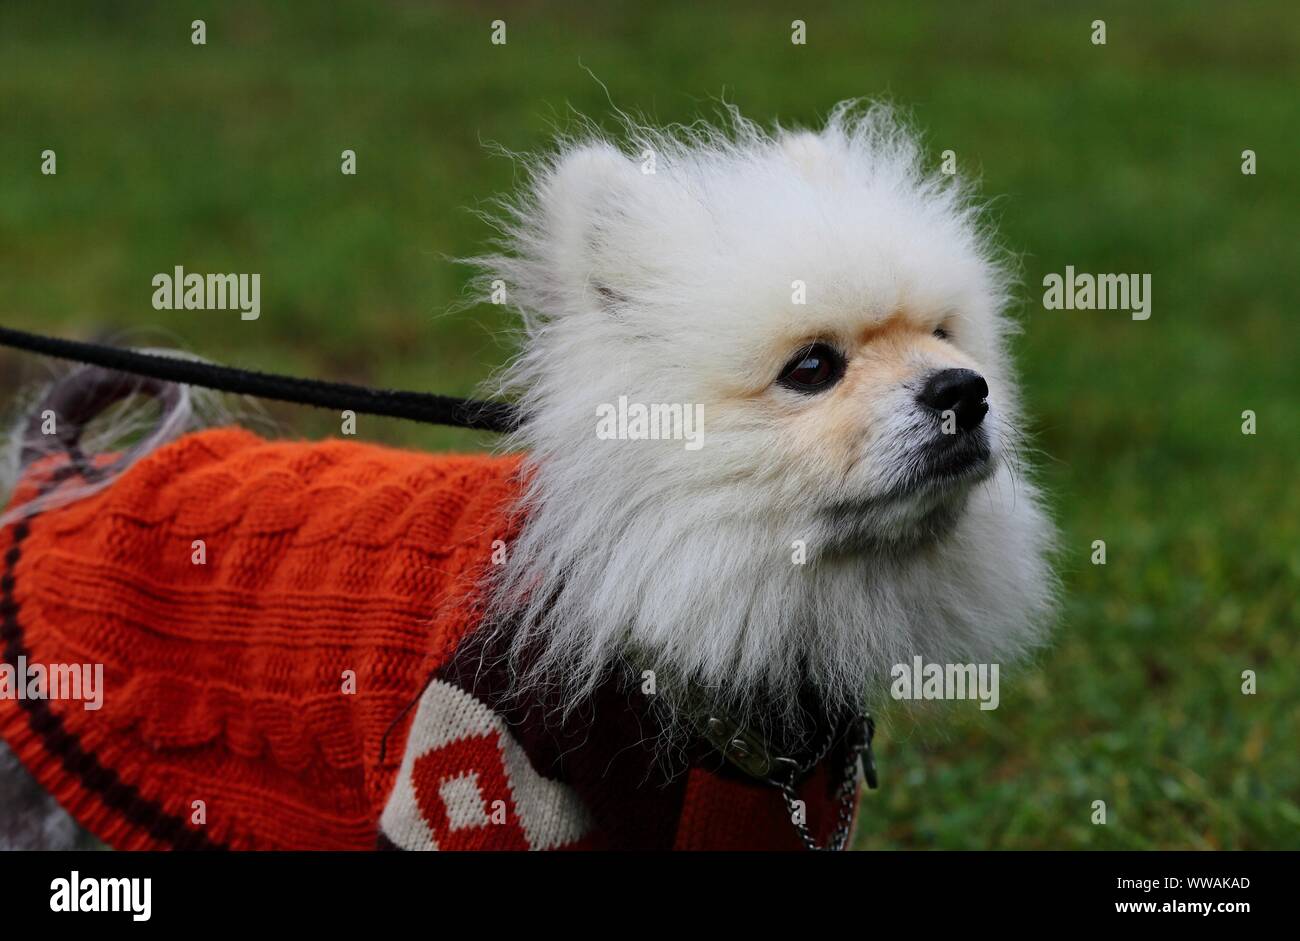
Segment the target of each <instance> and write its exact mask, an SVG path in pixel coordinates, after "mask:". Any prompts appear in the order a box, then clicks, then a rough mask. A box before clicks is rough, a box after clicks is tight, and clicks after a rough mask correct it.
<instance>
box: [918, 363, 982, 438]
mask: <svg viewBox="0 0 1300 941" xmlns="http://www.w3.org/2000/svg"><path fill="white" fill-rule="evenodd" d="M988 394H989V384H988V383H987V382H985V381H984V377H983V376H981V375H980V374H979V373H977V372H975V371H974V370H972V369H943V370H940V371H939V372H937V373H935V374H934V375H932V376H931V377H930V378H929V379H927V380H926V382H925V388H923V389H922V390H921V391H920V392H919V393H918V394H917V396H916V400H917V401H918V402H920V403H921V404H922V405H924V406H925V407H926V408H932V409H934V410H935V411H936V412H939V413H940V415H941V416H942V414H943V413H944V412H947V411H952V413H953V414H954V415H955V416H956V418H957V428H958V429H959V430H961V431H971V430H973V429H975V428H978V427H979V424H980V422H982V421H983V420H984V416H985V415H987V414H988V410H989V404H988V403H987V402H985V401H984V399H985V397H986V396H987V395H988Z"/></svg>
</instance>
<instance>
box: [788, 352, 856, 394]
mask: <svg viewBox="0 0 1300 941" xmlns="http://www.w3.org/2000/svg"><path fill="white" fill-rule="evenodd" d="M843 376H844V357H843V356H842V355H840V351H839V350H837V349H835V347H833V346H831V345H829V344H827V343H814V344H813V345H812V346H809V347H806V348H804V349H802V350H800V351H799V352H798V353H796V354H795V355H794V357H793V358H792V359H791V360H790V362H788V363H786V364H785V368H784V369H782V370H781V375H780V377H779V378H778V379H777V382H779V383H781V385H783V386H785V387H786V388H787V389H793V390H794V391H796V392H807V393H814V392H825V391H826V390H827V389H829V388H830V387H831V386H833V385H835V383H837V382H839V381H840V379H841V378H842V377H843Z"/></svg>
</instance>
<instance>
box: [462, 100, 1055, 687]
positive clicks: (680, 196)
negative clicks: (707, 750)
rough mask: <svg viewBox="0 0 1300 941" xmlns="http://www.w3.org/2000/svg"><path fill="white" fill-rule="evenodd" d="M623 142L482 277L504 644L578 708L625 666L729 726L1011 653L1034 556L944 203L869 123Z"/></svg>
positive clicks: (908, 158) (958, 217) (1010, 443)
mask: <svg viewBox="0 0 1300 941" xmlns="http://www.w3.org/2000/svg"><path fill="white" fill-rule="evenodd" d="M633 138H634V146H633V147H632V148H630V149H629V150H628V151H627V152H624V151H621V150H619V149H617V148H616V147H615V146H613V145H612V144H610V143H608V142H606V141H604V140H603V139H600V138H590V139H587V140H585V141H582V142H573V143H569V144H567V145H566V146H564V147H562V148H561V150H560V152H559V153H558V154H557V155H556V156H554V157H553V158H551V159H549V160H548V161H546V162H544V163H542V164H541V165H540V166H538V167H537V168H536V172H535V175H534V178H533V185H532V187H531V189H530V191H529V192H528V193H527V194H526V195H525V196H524V197H523V198H522V199H521V200H520V201H519V202H517V203H515V204H514V205H513V209H512V213H513V214H512V217H511V220H510V222H509V224H508V225H507V233H506V234H507V246H506V249H507V250H506V251H504V252H503V253H502V254H501V255H498V256H493V257H491V258H488V259H484V260H483V261H484V270H485V280H487V281H489V282H491V281H498V284H497V287H498V289H499V288H500V287H502V286H504V288H505V290H506V292H507V297H508V299H509V300H510V302H511V303H513V304H514V305H515V306H516V307H517V308H518V309H519V311H520V312H521V314H522V315H523V318H524V323H525V340H524V344H523V350H522V352H521V354H520V356H519V357H518V359H517V360H516V361H515V362H514V363H513V364H512V366H511V367H510V369H509V370H508V372H507V374H506V386H507V388H510V389H513V390H515V391H516V392H517V393H518V394H519V395H520V398H521V404H522V407H523V409H524V412H525V414H526V415H527V421H526V423H525V425H524V427H523V429H522V431H521V432H520V434H519V435H518V437H517V439H516V440H517V442H518V443H520V444H522V445H523V446H524V447H525V448H526V449H527V450H528V452H529V471H530V482H529V488H528V491H527V496H526V498H525V503H524V507H523V508H524V510H525V512H526V514H527V517H526V518H527V522H526V524H525V527H524V530H523V534H522V536H521V537H520V539H519V540H518V543H517V545H516V546H514V547H512V551H511V554H510V559H509V561H508V562H507V563H506V565H505V567H504V571H503V572H501V573H499V576H498V581H497V583H496V585H495V586H494V593H495V597H496V599H497V603H498V604H500V605H501V606H503V608H509V609H511V610H513V611H514V612H516V613H519V612H520V611H522V612H523V622H524V624H525V625H527V627H526V629H525V630H524V631H522V632H521V634H520V643H521V644H522V643H525V642H530V643H534V645H536V643H537V642H540V646H541V648H542V649H543V650H544V655H543V657H542V661H541V662H542V663H543V665H544V666H545V667H546V668H548V669H550V668H554V670H555V672H556V673H557V674H558V675H560V676H562V677H566V678H567V682H571V683H573V686H574V689H575V692H577V691H580V690H581V689H582V688H583V687H584V685H587V684H589V683H590V682H591V681H593V680H594V679H595V678H596V677H598V676H599V675H600V674H601V672H602V671H603V670H604V669H606V668H608V667H609V666H610V665H611V663H612V662H614V661H616V660H617V659H619V658H620V657H628V656H631V657H632V658H634V660H635V661H636V662H638V663H642V664H645V665H647V666H648V667H649V668H652V669H657V670H661V671H663V672H664V674H665V675H666V676H668V677H670V678H671V679H670V680H669V682H670V683H675V684H682V683H684V682H690V683H695V684H701V685H704V686H707V687H709V688H710V689H711V690H712V691H713V694H714V695H715V696H717V697H718V698H721V699H722V700H724V701H725V702H726V703H727V704H728V705H729V706H730V707H731V708H734V709H739V710H741V711H743V710H744V709H746V708H747V706H748V704H749V703H751V702H753V701H756V700H757V698H760V697H761V698H762V699H763V700H764V701H767V702H771V701H772V700H773V698H775V699H776V700H777V701H784V700H788V699H789V698H790V697H791V696H792V694H793V692H794V690H795V689H796V688H798V687H800V686H806V685H808V684H811V685H812V686H814V687H815V688H816V690H817V692H818V693H819V694H820V695H821V696H822V697H823V698H825V699H827V700H828V701H829V702H831V703H833V704H848V703H852V702H857V701H860V700H861V699H862V697H863V695H864V693H865V692H867V690H868V689H869V688H870V686H871V685H872V684H873V683H877V682H878V681H879V680H880V679H882V678H883V677H885V676H887V674H888V670H889V667H890V665H891V664H893V663H895V662H910V660H911V658H912V656H913V655H916V654H920V655H922V656H924V657H926V658H927V659H929V660H932V661H939V662H944V661H949V660H952V659H954V658H959V657H960V658H962V659H964V660H975V661H981V662H983V661H997V660H999V659H1001V658H1004V657H1009V656H1012V655H1014V654H1016V653H1018V652H1020V651H1022V650H1023V649H1025V648H1026V647H1027V646H1029V645H1030V644H1031V642H1032V641H1033V640H1034V639H1035V637H1036V634H1037V631H1038V629H1039V626H1040V625H1041V624H1042V622H1043V620H1044V615H1045V613H1046V611H1047V608H1048V607H1049V596H1050V592H1051V576H1050V572H1049V568H1048V566H1047V565H1046V563H1045V559H1044V557H1045V553H1046V551H1047V545H1048V541H1049V537H1050V529H1049V526H1048V524H1047V523H1046V521H1045V518H1044V516H1043V514H1042V512H1041V511H1040V509H1039V504H1038V500H1037V496H1036V493H1035V491H1034V490H1033V488H1032V486H1031V485H1030V484H1029V483H1028V482H1027V481H1026V480H1025V477H1024V473H1023V468H1022V467H1021V466H1020V464H1019V458H1018V454H1017V442H1018V440H1019V424H1020V420H1019V417H1018V410H1017V403H1016V394H1015V387H1014V380H1013V377H1012V375H1011V373H1010V370H1009V368H1008V364H1007V358H1006V353H1005V344H1004V335H1005V333H1006V332H1007V323H1006V322H1005V321H1004V319H1003V316H1002V307H1003V304H1004V284H1005V279H1004V277H1003V273H1002V270H1001V268H1000V267H999V265H998V264H996V263H995V261H994V260H993V254H992V250H991V248H990V247H989V245H988V243H987V241H986V239H985V237H984V236H983V234H982V232H981V228H980V224H979V218H978V212H977V210H976V209H975V208H974V206H973V205H972V203H971V201H970V199H969V198H968V196H967V195H966V194H965V192H964V191H963V190H962V189H961V187H960V186H959V185H958V184H957V183H956V182H955V181H954V180H953V179H952V178H951V177H947V176H944V175H942V174H934V175H927V174H926V173H925V172H924V171H923V170H922V169H921V167H920V160H919V152H918V148H917V146H916V144H915V141H914V139H913V138H912V136H911V135H909V134H908V133H907V132H906V131H905V130H904V129H903V128H901V127H900V126H899V125H898V123H897V122H895V121H894V120H893V118H892V117H891V116H890V114H889V113H888V112H887V111H885V110H883V109H880V108H875V109H872V110H869V111H866V112H860V111H855V110H853V109H850V108H841V109H839V110H837V111H836V112H835V113H834V114H833V115H832V117H831V119H830V121H829V122H828V123H827V125H826V126H825V127H824V129H822V130H820V131H817V132H799V133H787V132H777V133H775V134H768V133H766V132H764V131H762V130H760V129H759V128H757V127H755V126H754V125H752V124H750V123H748V122H746V121H744V120H742V119H740V118H738V117H736V116H734V115H733V116H732V119H731V120H730V122H729V123H728V126H727V128H726V129H725V130H712V129H698V128H690V129H686V130H683V131H679V132H678V133H675V134H673V133H660V132H650V131H645V130H641V129H634V134H633ZM700 419H702V421H700Z"/></svg>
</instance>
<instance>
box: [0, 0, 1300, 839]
mask: <svg viewBox="0 0 1300 941" xmlns="http://www.w3.org/2000/svg"><path fill="white" fill-rule="evenodd" d="M196 17H202V18H204V19H205V20H206V21H207V27H208V42H207V45H206V46H205V47H195V46H192V45H191V44H190V41H189V33H190V27H189V23H190V20H192V19H194V18H196ZM496 17H503V18H505V19H506V21H507V23H508V37H509V41H508V43H507V45H506V46H504V47H497V46H492V45H490V44H489V41H488V35H489V23H490V21H491V20H492V19H494V18H496ZM795 17H799V18H802V19H804V20H806V22H807V24H808V44H807V45H806V46H793V45H792V44H791V43H790V41H789V34H790V21H791V20H792V19H794V18H795ZM1094 19H1104V20H1105V21H1106V24H1107V34H1108V36H1107V38H1108V42H1107V44H1106V45H1105V46H1094V45H1093V44H1092V43H1091V42H1090V38H1089V37H1090V32H1091V27H1090V24H1091V22H1092V20H1094ZM1298 51H1300V8H1297V7H1296V5H1295V4H1294V3H1293V2H1290V0H1278V2H1263V3H1202V2H1195V0H1170V2H1151V3H1142V4H1131V3H1108V2H1090V3H1087V4H1079V5H1074V4H1048V3H1024V4H1013V3H953V4H936V3H927V2H918V0H902V2H878V3H876V2H873V3H849V4H843V5H838V6H831V5H823V4H814V3H807V2H797V3H785V4H776V3H745V4H735V5H724V4H711V3H709V4H706V3H681V4H672V3H660V4H652V5H644V4H636V5H633V4H628V5H626V6H612V7H610V8H608V9H602V8H597V7H594V6H591V5H581V6H580V5H573V6H571V7H546V6H543V5H540V4H531V3H494V4H490V5H479V4H472V3H458V4H444V5H437V6H435V5H431V4H423V3H414V2H387V3H360V2H358V3H351V2H348V3H328V4H308V3H292V4H291V3H284V4H274V5H270V4H268V5H267V7H266V8H259V7H258V6H255V5H250V4H243V3H210V2H201V0H193V2H190V3H187V4H185V5H184V6H183V7H180V6H177V5H175V4H164V3H159V4H157V5H141V4H135V3H114V4H102V3H87V4H66V3H52V4H39V5H38V4H34V3H33V4H6V5H4V6H3V7H0V322H3V323H4V324H7V325H11V326H19V327H25V328H32V329H41V330H48V331H52V332H55V333H58V334H60V335H63V336H69V337H100V336H115V337H118V338H121V339H127V340H130V341H132V342H168V343H175V344H179V345H182V346H184V347H186V348H188V349H190V350H193V351H195V352H198V353H201V354H203V355H205V356H208V357H211V358H213V359H216V360H218V361H223V362H227V363H231V364H236V365H241V366H248V367H254V368H262V369H274V370H285V371H289V372H292V373H296V374H301V375H314V376H323V377H330V378H334V379H342V380H352V381H360V382H368V383H379V384H382V385H387V386H397V387H404V388H414V389H428V390H435V391H441V392H452V393H467V392H470V391H471V390H473V388H474V386H475V384H476V383H477V382H479V381H481V380H483V379H484V378H485V377H487V376H488V375H489V373H490V372H491V370H492V369H493V368H494V367H495V366H497V365H498V364H500V363H501V362H502V360H503V358H504V357H505V356H506V355H507V354H508V350H509V347H508V344H507V342H506V340H505V338H504V332H505V330H506V329H507V328H508V327H509V324H508V323H507V322H505V321H504V319H503V318H502V315H501V312H500V311H499V310H498V309H496V308H491V307H477V308H470V309H467V310H462V311H459V312H452V311H451V308H452V305H453V304H455V303H456V302H458V301H459V300H461V299H462V291H463V287H464V282H465V279H466V278H467V276H468V272H467V271H466V270H465V269H463V268H462V267H459V266H457V265H455V264H453V263H451V262H449V261H448V260H447V259H448V258H449V257H456V256H464V255H468V254H472V253H474V252H475V251H477V250H479V249H481V248H482V247H483V244H484V241H485V239H486V238H487V237H488V236H489V234H490V230H489V228H488V227H487V226H486V225H485V224H484V223H483V222H481V221H480V220H478V219H477V218H475V216H474V215H473V214H472V213H471V212H469V211H468V210H469V209H472V208H474V207H476V206H481V205H482V203H483V201H484V200H485V199H487V198H489V197H491V196H492V195H493V194H497V193H501V192H503V191H507V190H509V189H510V188H511V187H512V185H513V183H514V182H515V180H516V171H515V168H514V167H513V166H512V164H511V162H510V161H509V160H506V159H503V158H500V157H495V156H492V155H490V154H489V153H488V151H487V150H486V149H485V144H486V143H489V142H491V143H498V144H501V145H502V146H504V147H507V148H510V149H511V150H516V151H527V150H532V149H536V148H538V147H542V146H544V145H545V143H546V140H547V138H548V135H549V134H550V133H551V130H552V128H553V127H554V126H555V125H556V124H559V125H561V126H563V125H564V124H565V122H566V121H567V120H568V115H569V114H570V109H571V108H572V109H576V110H577V111H580V112H583V113H585V114H587V115H590V116H592V117H594V118H596V119H597V120H599V121H602V122H604V123H607V124H611V125H612V123H613V122H612V121H611V120H610V119H611V118H612V110H611V107H610V100H609V98H607V96H606V90H605V88H603V87H602V86H601V84H599V83H598V82H597V81H596V79H595V78H593V74H594V76H595V77H597V78H599V80H600V82H602V83H603V84H604V85H605V86H607V87H608V94H609V95H610V96H611V97H612V99H613V102H614V104H616V105H617V106H619V107H621V108H624V109H627V110H629V111H639V112H643V113H645V114H646V115H648V116H650V117H652V118H654V119H656V120H660V121H673V120H692V119H694V118H696V117H698V116H700V115H702V114H704V115H708V114H711V113H713V112H714V110H715V106H716V101H717V99H718V97H719V96H722V95H725V97H726V99H727V100H729V101H733V102H735V103H736V104H738V105H739V106H740V107H741V108H742V109H743V110H744V111H745V112H746V113H747V114H748V115H750V116H752V117H755V118H758V119H760V120H763V121H768V120H772V119H780V120H781V121H783V122H811V121H814V120H816V119H817V117H818V116H819V115H821V114H823V113H824V112H825V111H826V110H827V109H828V108H829V107H830V106H831V105H832V104H833V103H835V102H836V101H838V100H840V99H842V98H847V97H854V96H871V97H875V96H882V95H883V96H888V97H890V98H892V99H893V100H894V101H895V102H896V103H898V104H900V105H903V106H905V107H907V108H909V109H910V110H911V112H912V114H913V115H914V117H915V119H916V121H917V123H918V124H919V125H920V126H921V127H923V128H924V129H925V130H926V132H927V139H928V146H929V148H930V153H931V156H932V157H933V158H934V159H936V160H937V158H938V154H939V152H940V151H942V150H944V149H947V148H951V149H953V150H955V151H956V153H957V155H958V161H959V166H960V167H961V168H962V170H963V171H974V172H977V173H979V174H981V175H982V178H983V189H984V191H985V193H987V194H988V195H991V196H997V197H998V202H997V204H996V205H997V214H998V217H999V218H1000V221H1001V229H1002V233H1003V237H1004V240H1005V242H1006V244H1007V245H1008V246H1009V247H1011V248H1012V249H1013V250H1014V251H1016V252H1018V253H1020V255H1021V258H1022V260H1023V262H1022V263H1023V282H1024V287H1023V289H1022V290H1021V292H1020V295H1019V296H1020V304H1019V305H1018V309H1017V315H1018V316H1019V317H1020V318H1021V319H1022V320H1023V323H1024V327H1025V330H1024V333H1023V335H1021V336H1020V337H1019V338H1018V339H1017V342H1016V346H1017V355H1018V360H1019V363H1020V367H1021V369H1022V372H1023V375H1024V379H1025V382H1026V386H1027V389H1026V399H1027V401H1028V403H1029V405H1030V408H1031V410H1032V413H1033V418H1034V425H1035V431H1036V441H1037V444H1038V446H1039V447H1040V448H1041V449H1042V451H1043V452H1044V456H1043V458H1042V460H1041V476H1042V480H1043V483H1044V484H1045V485H1046V488H1047V489H1048V491H1049V492H1050V494H1051V495H1052V502H1053V506H1054V512H1055V513H1056V515H1057V516H1058V518H1059V521H1060V524H1061V529H1062V545H1063V551H1062V555H1061V570H1062V577H1063V581H1064V604H1063V609H1062V618H1061V623H1060V626H1059V629H1058V632H1057V634H1056V639H1055V642H1054V644H1053V646H1052V647H1051V648H1050V649H1049V650H1048V651H1046V652H1045V653H1044V654H1043V656H1042V657H1041V658H1040V659H1039V660H1038V662H1036V663H1035V664H1032V665H1030V666H1029V667H1028V668H1021V669H1016V670H1014V671H1008V675H1006V676H1004V680H1006V682H1004V684H1003V686H1004V690H1003V701H1002V705H1001V708H999V709H998V710H996V711H993V712H979V711H978V710H976V709H975V708H974V707H973V705H971V704H950V705H947V706H945V707H943V708H942V709H940V710H937V711H934V712H931V713H928V714H925V715H923V716H920V717H917V716H912V715H907V714H903V713H901V712H900V713H898V714H892V715H890V716H888V717H887V721H886V722H885V723H884V728H883V729H882V732H881V736H880V744H879V763H880V766H881V770H882V776H883V786H882V788H881V790H880V791H879V792H877V793H873V794H871V795H870V796H868V797H867V798H866V800H865V805H864V814H863V817H862V823H861V826H860V830H859V837H858V843H859V845H860V846H861V847H863V848H887V847H943V848H982V847H1005V848H1037V847H1046V848H1080V847H1082V848H1090V847H1097V848H1103V847H1104V848H1123V849H1145V848H1156V847H1165V848H1170V847H1186V848H1280V847H1290V848H1296V847H1300V665H1298V664H1297V623H1298V622H1300V617H1298V616H1297V615H1298V614H1300V592H1298V591H1297V584H1300V548H1298V546H1300V541H1298V540H1297V519H1298V518H1300V513H1298V512H1297V511H1298V510H1300V487H1298V486H1297V463H1298V460H1297V459H1298V458H1300V408H1298V407H1297V406H1298V404H1300V396H1298V395H1297V392H1296V382H1297V378H1300V377H1298V375H1297V373H1298V369H1297V362H1298V361H1300V342H1298V341H1297V329H1296V311H1295V305H1296V301H1297V297H1298V295H1300V292H1298V291H1297V287H1300V265H1297V258H1296V246H1297V235H1298V234H1300V233H1298V231H1297V225H1296V209H1297V205H1298V204H1300V201H1298V199H1297V196H1298V195H1300V185H1298V183H1297V180H1298V179H1300V164H1298V163H1297V160H1296V144H1297V138H1296V118H1297V109H1296V105H1297V94H1296V89H1297V88H1298V87H1300V81H1298V79H1300V75H1298V74H1297V73H1298V71H1300V68H1298V67H1297V63H1298V62H1300V56H1298V55H1297V52H1298ZM588 70H589V71H588ZM46 148H52V149H54V150H55V151H56V152H57V155H58V174H57V176H53V177H47V176H42V175H41V174H40V173H39V160H40V156H39V155H40V152H41V151H42V150H44V149H46ZM345 148H351V149H353V150H355V151H356V152H357V154H358V170H359V172H358V174H357V175H356V176H355V177H345V176H343V175H341V174H340V173H339V155H340V152H341V151H342V150H343V149H345ZM1247 148H1250V149H1253V150H1255V151H1256V153H1257V154H1258V174H1257V175H1255V176H1244V175H1242V173H1241V172H1240V161H1241V157H1240V155H1241V152H1242V150H1244V149H1247ZM175 264H183V265H184V266H185V267H186V268H187V269H188V270H192V271H200V272H208V271H245V272H247V271H257V272H260V273H261V274H262V291H263V296H262V309H263V313H262V317H261V319H260V320H259V321H256V322H251V323H244V322H241V321H240V320H239V319H238V316H237V315H233V314H230V313H224V312H202V311H189V312H184V311H176V312H173V311H155V310H153V309H152V307H151V306H150V297H151V294H152V288H151V287H150V279H151V278H152V276H153V275H154V274H155V273H157V272H159V271H170V270H171V268H172V266H173V265H175ZM1067 264H1072V265H1074V266H1075V267H1076V269H1077V270H1080V271H1089V272H1130V271H1134V272H1148V273H1150V274H1151V275H1152V277H1153V282H1154V287H1153V314H1152V317H1151V319H1150V320H1149V321H1146V322H1142V323H1137V322H1133V321H1131V320H1130V319H1129V318H1128V316H1127V315H1126V314H1124V313H1122V312H1079V311H1056V312H1048V311H1044V310H1043V309H1042V307H1041V304H1040V298H1041V293H1042V289H1041V287H1040V285H1041V282H1042V277H1043V275H1044V274H1045V273H1047V272H1059V271H1062V270H1063V269H1064V266H1065V265H1067ZM47 369H48V367H47V366H46V365H45V364H37V363H34V362H33V361H32V360H30V359H29V358H26V357H19V356H16V355H14V354H9V353H3V354H0V396H2V397H3V399H5V400H8V399H9V398H10V393H12V391H13V390H14V389H17V388H18V387H19V386H20V385H22V384H23V383H25V382H27V381H29V380H31V379H34V378H37V377H39V376H41V375H43V374H45V372H46V371H47ZM1244 409H1253V410H1254V411H1255V412H1256V413H1257V416H1258V429H1259V430H1258V434H1257V435H1255V436H1253V437H1250V436H1245V435H1243V434H1241V431H1240V426H1241V412H1242V411H1243V410H1244ZM272 411H273V413H274V414H275V416H276V417H277V418H278V419H279V420H280V421H281V422H282V424H283V426H284V428H285V430H286V433H289V434H297V435H304V436H312V437H315V436H320V435H324V434H327V433H329V432H330V431H331V430H337V428H336V425H335V423H334V420H333V419H332V418H331V417H330V416H328V415H325V414H321V413H316V412H310V411H306V410H293V409H284V408H274V409H272ZM361 433H362V434H363V435H364V436H366V437H368V438H370V439H372V440H380V441H385V442H392V443H398V444H402V445H408V446H414V447H424V448H447V447H460V448H467V447H482V446H485V445H486V444H487V443H488V441H487V440H486V439H484V438H481V437H478V436H474V435H469V434H465V433H458V432H450V431H444V430H438V429H427V428H421V427H417V426H413V425H407V424H403V423H398V422H385V421H379V420H373V419H364V418H363V419H362V423H361ZM1094 539H1104V540H1105V541H1106V543H1107V546H1108V564H1107V565H1105V566H1094V565H1092V564H1090V562H1089V552H1090V544H1091V543H1092V541H1093V540H1094ZM1246 669H1251V670H1255V671H1257V674H1258V684H1259V691H1258V694H1257V695H1254V696H1244V695H1242V693H1241V691H1240V684H1241V679H1240V675H1241V672H1242V671H1243V670H1246ZM1094 800H1104V801H1105V802H1106V804H1107V808H1108V823H1107V824H1106V825H1105V826H1096V825H1093V824H1092V823H1091V822H1090V818H1091V813H1092V809H1091V804H1092V802H1093V801H1094Z"/></svg>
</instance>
